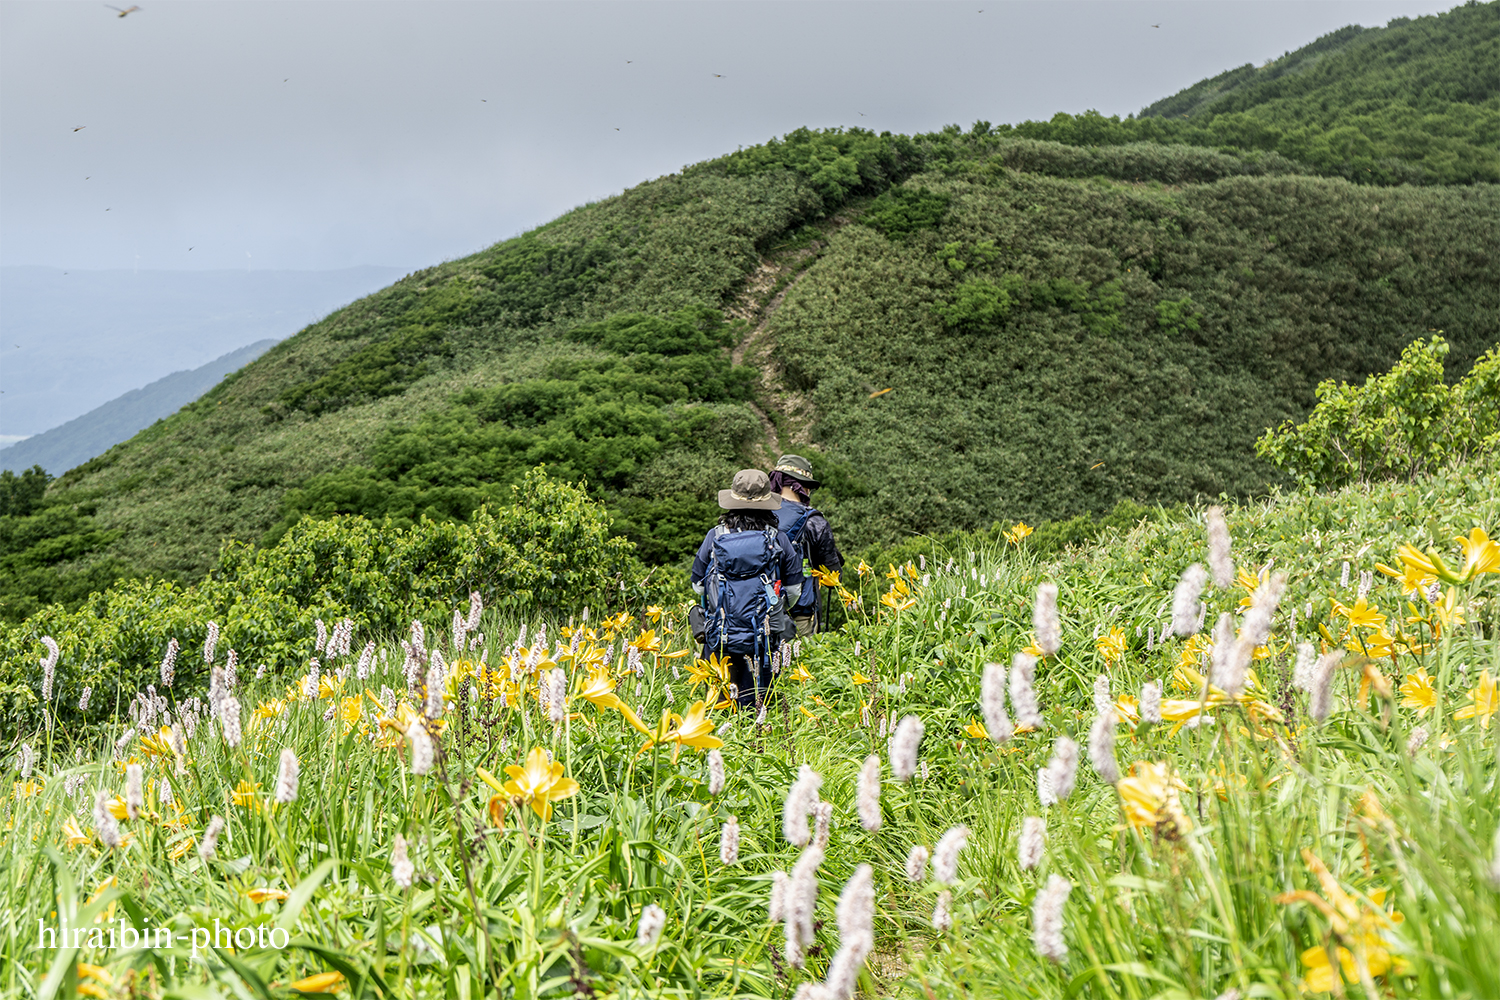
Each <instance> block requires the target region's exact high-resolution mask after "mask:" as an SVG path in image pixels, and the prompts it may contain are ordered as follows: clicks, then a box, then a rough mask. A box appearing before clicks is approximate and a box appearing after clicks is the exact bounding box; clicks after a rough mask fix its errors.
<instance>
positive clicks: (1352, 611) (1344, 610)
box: [1333, 597, 1385, 628]
mask: <svg viewBox="0 0 1500 1000" xmlns="http://www.w3.org/2000/svg"><path fill="white" fill-rule="evenodd" d="M1333 613H1334V614H1335V615H1337V616H1338V617H1340V618H1347V619H1349V624H1350V625H1354V626H1358V627H1359V628H1379V627H1381V626H1382V625H1384V624H1385V615H1383V614H1381V613H1380V611H1379V610H1378V609H1376V608H1373V607H1371V606H1370V605H1369V604H1366V603H1365V599H1364V598H1363V597H1361V598H1360V599H1359V600H1357V601H1355V602H1354V605H1353V607H1349V606H1347V605H1343V604H1340V603H1339V602H1338V601H1334V602H1333Z"/></svg>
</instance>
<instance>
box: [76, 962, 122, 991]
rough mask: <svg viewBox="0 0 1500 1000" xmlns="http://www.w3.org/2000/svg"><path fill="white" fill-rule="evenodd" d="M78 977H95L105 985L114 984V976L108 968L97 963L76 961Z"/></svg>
mask: <svg viewBox="0 0 1500 1000" xmlns="http://www.w3.org/2000/svg"><path fill="white" fill-rule="evenodd" d="M78 978H80V979H85V978H86V979H97V980H98V981H99V982H101V983H103V984H104V985H105V986H112V985H114V981H115V977H114V976H112V975H110V974H109V970H108V969H106V968H104V967H102V966H98V965H90V964H89V963H87V962H79V963H78Z"/></svg>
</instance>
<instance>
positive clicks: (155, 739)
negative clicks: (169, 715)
mask: <svg viewBox="0 0 1500 1000" xmlns="http://www.w3.org/2000/svg"><path fill="white" fill-rule="evenodd" d="M141 749H142V750H144V751H145V753H146V756H147V757H149V758H150V759H152V760H161V759H162V758H163V757H169V756H171V754H172V727H171V726H162V727H161V728H160V729H158V730H157V731H156V732H154V733H142V734H141Z"/></svg>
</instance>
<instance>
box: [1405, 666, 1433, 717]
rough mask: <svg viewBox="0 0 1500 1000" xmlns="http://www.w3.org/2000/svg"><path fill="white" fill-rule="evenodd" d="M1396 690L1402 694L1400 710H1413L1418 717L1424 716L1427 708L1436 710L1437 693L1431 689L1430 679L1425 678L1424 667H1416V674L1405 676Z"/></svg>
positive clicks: (1425, 671) (1425, 670)
mask: <svg viewBox="0 0 1500 1000" xmlns="http://www.w3.org/2000/svg"><path fill="white" fill-rule="evenodd" d="M1398 690H1400V692H1401V694H1402V698H1401V707H1402V708H1415V709H1416V710H1417V714H1418V715H1423V714H1425V713H1426V711H1427V710H1428V709H1429V708H1437V691H1436V690H1434V689H1433V686H1432V678H1431V677H1429V676H1427V668H1426V667H1418V668H1417V672H1416V673H1414V674H1407V675H1406V679H1405V680H1404V681H1402V682H1401V687H1400V688H1399V689H1398Z"/></svg>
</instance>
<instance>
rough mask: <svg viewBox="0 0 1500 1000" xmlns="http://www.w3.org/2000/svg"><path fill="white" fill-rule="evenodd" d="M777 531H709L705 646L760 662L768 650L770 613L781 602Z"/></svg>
mask: <svg viewBox="0 0 1500 1000" xmlns="http://www.w3.org/2000/svg"><path fill="white" fill-rule="evenodd" d="M780 558H781V544H780V543H779V542H778V541H777V539H776V529H775V528H766V529H765V530H764V531H730V530H729V529H728V528H725V527H724V526H723V525H720V526H719V527H718V528H716V529H715V532H714V544H713V550H712V552H711V554H710V556H709V560H708V571H707V572H706V573H705V574H704V576H703V611H704V616H705V622H704V625H705V628H704V634H703V643H704V645H705V647H707V648H708V649H718V650H719V651H720V652H731V653H741V654H744V655H747V656H750V657H753V658H754V660H755V662H756V663H760V662H762V661H763V660H764V659H765V657H766V656H768V655H769V654H770V652H771V646H772V640H773V638H779V634H773V630H772V625H771V613H772V611H773V610H774V609H776V607H777V605H778V603H779V602H780V597H779V595H778V594H777V592H776V585H777V584H778V583H779V582H780V579H779V577H780V573H779V571H778V569H777V563H778V562H779V560H780Z"/></svg>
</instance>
